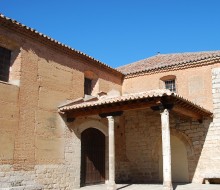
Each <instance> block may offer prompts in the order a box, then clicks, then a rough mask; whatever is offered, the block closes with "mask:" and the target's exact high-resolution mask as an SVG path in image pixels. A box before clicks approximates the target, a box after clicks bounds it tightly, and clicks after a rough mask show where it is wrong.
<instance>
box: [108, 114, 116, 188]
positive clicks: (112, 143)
mask: <svg viewBox="0 0 220 190" xmlns="http://www.w3.org/2000/svg"><path fill="white" fill-rule="evenodd" d="M107 118H108V137H109V142H108V143H109V182H108V186H107V189H108V190H116V184H115V131H114V118H113V116H108V117H107Z"/></svg>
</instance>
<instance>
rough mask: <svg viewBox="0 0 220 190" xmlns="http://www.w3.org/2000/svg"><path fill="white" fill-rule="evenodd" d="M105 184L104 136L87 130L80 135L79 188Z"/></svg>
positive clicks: (91, 129) (90, 129)
mask: <svg viewBox="0 0 220 190" xmlns="http://www.w3.org/2000/svg"><path fill="white" fill-rule="evenodd" d="M104 182H105V135H104V134H103V133H102V132H100V131H99V130H97V129H94V128H89V129H86V130H85V131H83V132H82V135H81V186H85V185H91V184H99V183H104Z"/></svg>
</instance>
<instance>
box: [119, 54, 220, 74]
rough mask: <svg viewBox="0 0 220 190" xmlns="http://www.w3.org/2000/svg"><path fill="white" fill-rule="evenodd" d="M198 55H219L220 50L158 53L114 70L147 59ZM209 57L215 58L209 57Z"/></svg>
mask: <svg viewBox="0 0 220 190" xmlns="http://www.w3.org/2000/svg"><path fill="white" fill-rule="evenodd" d="M199 53H220V50H213V51H195V52H177V53H160V54H156V55H153V56H150V57H147V58H145V59H140V60H138V61H135V62H132V63H128V64H125V65H122V66H119V67H117V68H116V69H117V70H119V71H120V68H123V67H126V66H129V65H132V64H134V63H138V62H141V61H145V60H148V59H151V58H154V57H158V56H170V55H187V54H191V55H192V54H199ZM209 57H215V56H209ZM196 60H197V59H195V61H196Z"/></svg>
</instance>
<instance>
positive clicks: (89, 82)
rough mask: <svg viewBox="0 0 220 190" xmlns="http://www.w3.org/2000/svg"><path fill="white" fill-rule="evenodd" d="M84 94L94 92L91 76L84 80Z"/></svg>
mask: <svg viewBox="0 0 220 190" xmlns="http://www.w3.org/2000/svg"><path fill="white" fill-rule="evenodd" d="M84 94H86V95H91V94H92V80H91V79H89V78H85V80H84Z"/></svg>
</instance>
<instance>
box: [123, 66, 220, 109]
mask: <svg viewBox="0 0 220 190" xmlns="http://www.w3.org/2000/svg"><path fill="white" fill-rule="evenodd" d="M219 66H220V63H216V64H212V65H207V66H198V67H194V68H187V69H180V70H173V71H167V72H159V73H152V74H146V75H143V76H137V77H134V78H127V79H125V80H124V83H123V93H134V92H142V91H147V90H152V89H159V88H164V85H162V84H161V83H163V81H161V80H160V78H162V77H164V76H169V75H174V76H176V88H177V93H178V94H180V95H181V96H183V97H184V98H186V99H189V100H191V101H193V102H195V103H197V104H198V105H201V106H203V107H205V108H207V109H210V110H212V109H213V102H212V74H211V73H212V68H215V67H219Z"/></svg>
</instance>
